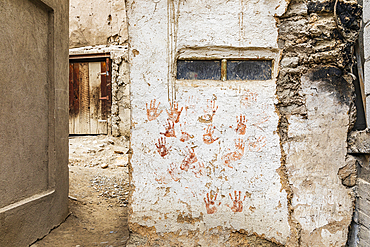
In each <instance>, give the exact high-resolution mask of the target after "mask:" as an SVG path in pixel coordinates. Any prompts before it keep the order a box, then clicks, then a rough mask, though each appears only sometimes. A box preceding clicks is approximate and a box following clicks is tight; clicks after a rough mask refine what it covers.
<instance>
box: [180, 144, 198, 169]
mask: <svg viewBox="0 0 370 247" xmlns="http://www.w3.org/2000/svg"><path fill="white" fill-rule="evenodd" d="M197 161H198V158H197V156H196V155H195V152H194V150H193V149H191V148H188V151H187V154H186V156H185V158H184V160H183V161H182V163H181V165H180V169H181V170H184V171H188V170H189V168H190V165H192V164H194V163H195V162H197Z"/></svg>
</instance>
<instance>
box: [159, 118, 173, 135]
mask: <svg viewBox="0 0 370 247" xmlns="http://www.w3.org/2000/svg"><path fill="white" fill-rule="evenodd" d="M164 127H165V128H166V131H165V132H164V133H160V134H162V135H164V136H165V137H176V134H175V123H173V122H171V121H170V120H168V119H167V126H166V125H164Z"/></svg>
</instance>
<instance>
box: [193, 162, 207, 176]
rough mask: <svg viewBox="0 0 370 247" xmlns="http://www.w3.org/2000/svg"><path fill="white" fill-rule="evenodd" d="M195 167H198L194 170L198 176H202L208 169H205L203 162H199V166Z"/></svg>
mask: <svg viewBox="0 0 370 247" xmlns="http://www.w3.org/2000/svg"><path fill="white" fill-rule="evenodd" d="M194 168H197V169H196V170H195V171H193V173H194V175H195V177H196V178H200V177H203V176H204V175H205V173H206V170H205V167H204V163H203V162H198V167H194Z"/></svg>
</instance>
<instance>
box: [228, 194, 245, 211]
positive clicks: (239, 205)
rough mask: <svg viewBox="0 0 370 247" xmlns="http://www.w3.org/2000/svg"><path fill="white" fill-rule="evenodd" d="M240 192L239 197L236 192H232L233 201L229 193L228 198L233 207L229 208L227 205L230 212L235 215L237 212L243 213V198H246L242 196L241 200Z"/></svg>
mask: <svg viewBox="0 0 370 247" xmlns="http://www.w3.org/2000/svg"><path fill="white" fill-rule="evenodd" d="M241 193H242V192H241V191H239V197H238V195H237V193H236V190H235V191H234V199H233V197H232V196H231V193H229V196H230V198H231V200H232V201H233V205H232V206H229V205H227V206H228V207H229V208H230V209H231V211H233V212H234V213H237V212H242V211H243V201H244V200H245V198H246V197H247V196H246V195H245V196H244V198H243V200H241V199H242V197H241Z"/></svg>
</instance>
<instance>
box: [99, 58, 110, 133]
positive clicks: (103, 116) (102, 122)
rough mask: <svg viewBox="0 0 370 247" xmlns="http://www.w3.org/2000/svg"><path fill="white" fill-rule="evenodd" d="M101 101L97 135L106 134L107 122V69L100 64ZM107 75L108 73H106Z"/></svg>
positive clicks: (103, 63) (104, 65)
mask: <svg viewBox="0 0 370 247" xmlns="http://www.w3.org/2000/svg"><path fill="white" fill-rule="evenodd" d="M100 66H101V74H102V76H101V86H100V90H101V94H100V95H101V99H100V106H101V108H100V118H99V120H98V125H99V134H107V133H108V120H107V100H108V97H109V96H108V94H107V76H108V75H107V69H106V63H105V61H104V62H101V63H100ZM108 73H109V72H108Z"/></svg>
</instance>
